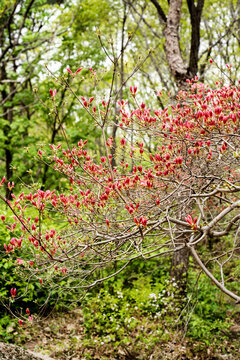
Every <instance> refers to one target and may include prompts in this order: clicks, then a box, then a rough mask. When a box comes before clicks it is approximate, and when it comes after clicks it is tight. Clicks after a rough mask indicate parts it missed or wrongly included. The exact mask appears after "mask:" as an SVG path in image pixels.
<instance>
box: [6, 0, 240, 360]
mask: <svg viewBox="0 0 240 360" xmlns="http://www.w3.org/2000/svg"><path fill="white" fill-rule="evenodd" d="M171 3H172V4H173V3H175V5H176V6H175V7H174V6H172V7H170V4H171ZM170 10H171V11H172V12H171V13H170ZM239 13H240V2H239V0H235V1H229V0H228V1H227V0H223V1H221V6H220V2H219V1H216V0H215V1H214V0H205V1H204V0H198V1H191V0H188V1H177V0H176V1H172V2H171V1H156V0H151V1H150V0H149V1H131V0H126V1H124V0H123V1H120V0H119V1H108V0H75V1H50V0H49V1H45V0H25V1H21V0H17V1H13V0H10V1H9V0H8V1H5V0H2V1H1V5H0V44H1V51H0V92H1V99H0V170H1V171H0V173H1V175H2V176H4V175H5V176H6V179H7V181H6V182H7V183H8V182H14V183H15V188H14V193H15V195H17V194H19V193H21V191H22V188H23V187H26V186H30V187H31V188H33V189H37V188H42V189H44V190H47V189H50V190H53V189H56V190H57V191H60V192H61V191H63V190H66V189H68V187H69V184H68V181H67V180H66V179H65V178H64V177H62V176H60V175H57V173H56V171H54V170H53V169H51V167H49V166H48V165H47V164H44V163H42V162H40V161H39V160H38V157H37V152H38V150H39V149H43V148H44V149H45V147H44V145H45V144H55V145H57V144H59V143H62V144H64V143H65V140H66V139H65V138H64V136H63V133H62V127H63V128H64V130H65V133H66V135H67V140H68V142H69V145H70V147H72V146H73V145H74V144H76V143H77V142H78V141H79V140H80V138H81V139H83V141H85V140H88V147H89V149H90V151H91V154H92V156H95V158H98V159H100V158H101V157H102V156H103V155H104V141H103V139H102V136H101V132H100V131H99V129H98V128H97V127H96V126H95V124H94V122H93V121H92V119H91V117H90V116H87V114H86V112H85V111H84V109H83V108H81V107H80V106H79V103H78V102H77V101H76V99H75V98H74V97H72V96H71V95H70V94H69V92H68V91H67V89H66V88H64V87H62V88H60V89H58V99H59V108H61V111H62V117H61V124H60V123H59V122H58V119H57V117H56V116H55V114H54V113H53V112H52V111H51V104H52V98H51V95H50V93H49V89H50V88H53V89H55V88H57V82H56V79H54V77H53V76H52V74H51V73H49V71H48V69H49V70H50V71H51V72H52V73H53V74H55V75H56V76H58V77H59V76H62V75H64V76H65V77H66V79H69V80H70V79H71V73H69V72H68V71H67V70H66V69H67V68H70V69H72V70H73V71H76V70H77V69H79V68H80V67H82V68H83V69H82V70H81V72H80V73H79V74H78V77H76V79H75V80H76V81H75V82H74V90H75V92H76V93H77V94H79V95H80V96H84V97H86V98H90V97H91V96H93V94H94V96H96V95H95V90H96V89H97V96H98V98H102V99H105V98H107V94H108V91H109V88H110V86H111V80H112V77H111V74H112V64H111V61H110V59H109V56H110V55H109V54H113V55H114V54H115V55H114V56H116V54H120V56H119V58H118V62H117V70H116V71H117V73H118V76H116V80H115V82H114V91H115V93H116V94H117V93H118V94H119V96H118V99H122V98H123V99H129V101H131V100H130V97H129V86H131V85H135V86H137V88H138V95H139V96H140V98H141V99H142V101H146V102H148V103H150V104H151V106H152V107H157V108H160V109H164V108H165V107H166V106H168V105H169V104H171V103H174V102H175V96H176V93H177V92H178V91H179V90H183V89H185V87H186V79H189V78H190V79H191V78H194V77H195V76H196V75H198V78H199V81H201V82H204V83H206V84H209V85H210V86H212V87H214V86H215V83H216V81H218V82H220V81H223V83H228V81H229V78H230V79H231V82H232V83H233V84H238V80H239V67H240V64H239V54H240V47H239V44H240V20H239ZM170 20H172V23H171V24H170V23H169V22H170ZM171 47H173V49H171ZM110 57H111V56H110ZM210 59H213V63H212V61H211V62H209V60H210ZM226 64H231V68H230V69H227V70H228V75H227V76H226ZM46 66H47V67H46ZM94 72H96V74H97V84H96V82H94V81H93V78H94V76H93V74H94ZM129 74H131V79H129V80H128V76H129ZM94 79H95V78H94ZM160 94H161V96H159V95H160ZM117 111H118V110H117V106H116V112H115V120H114V123H113V124H111V125H110V126H109V128H108V129H107V130H106V132H107V134H106V135H107V136H108V137H112V138H113V142H114V144H115V146H114V147H113V150H112V151H113V158H114V152H117V149H118V147H120V146H121V144H120V137H119V134H118V126H117V119H118V115H119V114H118V112H117ZM145 145H146V146H147V147H148V149H149V152H151V149H153V148H154V146H155V144H154V142H153V141H152V139H151V137H149V138H148V139H145ZM45 151H47V150H45ZM49 154H50V150H49ZM123 156H124V155H123ZM121 160H124V158H123V159H121ZM116 161H117V160H116ZM10 194H11V191H10V189H9V187H6V193H5V196H6V198H8V199H10V197H11V195H10ZM1 213H2V214H4V216H6V218H8V217H9V218H10V217H11V212H10V211H9V210H7V209H6V207H5V205H4V204H3V203H2V204H1ZM55 225H56V224H55ZM0 236H1V237H0V245H1V249H0V251H1V262H0V268H1V274H2V275H1V280H0V281H1V290H0V291H1V293H0V294H1V300H2V301H3V302H4V303H6V302H9V300H7V299H8V298H9V294H10V289H11V288H12V287H18V289H22V291H23V289H25V288H26V284H27V280H26V282H25V281H23V279H22V277H21V273H20V272H19V270H18V269H17V268H16V266H15V263H14V261H13V260H11V258H10V257H9V256H8V254H6V252H5V251H4V247H3V244H4V243H5V242H6V238H7V237H9V234H8V233H7V231H6V228H5V225H4V224H1V227H0ZM211 246H212V245H211ZM214 246H215V245H214ZM216 246H218V245H217V244H216ZM171 264H172V258H171V257H165V258H161V259H158V260H157V259H152V260H151V261H148V262H142V261H140V260H136V261H135V262H133V263H132V264H131V265H130V267H128V269H127V271H125V272H122V273H121V274H120V275H119V276H118V277H117V278H114V279H110V280H109V281H107V282H105V283H103V284H101V285H99V286H98V287H97V288H95V289H94V288H93V289H92V290H91V291H90V292H89V293H88V295H87V296H86V297H85V298H84V300H82V301H81V302H80V303H79V302H78V297H77V295H76V294H74V293H71V291H69V292H68V294H66V293H64V292H63V293H61V294H60V296H59V294H56V293H54V292H52V293H51V297H50V299H49V301H48V304H47V306H45V307H44V312H45V315H46V314H49V312H50V311H51V310H52V309H53V308H55V309H57V310H58V311H62V312H63V314H64V312H65V311H67V309H68V308H71V306H72V305H71V303H72V302H74V303H75V304H77V306H80V304H81V308H82V312H83V317H84V321H83V325H82V326H83V328H84V336H83V340H82V345H81V346H80V348H81V351H82V355H81V356H83V355H84V356H89V358H94V356H99V358H104V356H106V354H107V353H108V352H109V354H111V356H115V355H114V354H117V353H118V351H119V349H121V352H122V353H123V354H125V355H124V356H125V357H126V358H127V356H129V358H130V356H132V358H134V356H135V358H141V357H139V356H143V357H142V358H147V356H151V354H153V355H154V356H155V357H153V358H158V357H157V356H159V355H158V351H159V348H160V346H159V344H160V343H165V344H166V343H168V342H170V343H171V342H174V341H175V343H176V344H180V343H181V341H183V339H187V340H185V341H187V342H188V344H191V345H190V346H189V350H188V351H189V353H188V354H187V356H195V354H200V353H204V354H205V355H203V356H205V357H203V358H208V357H207V356H209V358H211V356H216V352H217V351H218V347H219V346H220V344H221V346H220V347H221V349H220V352H221V354H231V356H235V358H237V356H238V354H237V352H238V349H239V343H238V335H239V327H238V320H239V314H238V312H239V305H237V306H236V305H235V304H234V303H233V302H231V301H230V300H229V299H227V298H225V297H224V296H223V295H222V294H221V292H220V291H219V290H217V289H215V288H213V287H212V286H211V281H210V280H208V279H206V278H204V277H203V276H200V275H199V272H198V269H197V267H196V264H194V262H193V261H192V260H191V259H190V265H189V269H188V279H187V282H188V285H187V289H189V290H187V294H186V297H187V299H188V300H189V301H188V302H187V304H188V305H187V306H186V307H185V308H184V310H183V311H182V312H181V313H180V314H177V316H176V303H174V301H173V300H172V293H174V291H175V290H174V287H175V282H174V281H173V282H172V281H170V280H169V271H170V268H171ZM238 267H239V264H238ZM106 271H107V270H106ZM237 275H238V272H237V271H236V273H234V275H232V273H231V276H234V277H235V278H234V279H235V280H236V278H237ZM13 284H14V285H13ZM193 289H194V290H193ZM143 290H144V291H143ZM47 294H48V291H47V289H44V288H43V287H42V286H41V284H39V282H36V283H34V284H31V287H30V288H29V291H28V294H27V295H26V296H25V297H24V298H23V300H22V301H23V303H22V307H24V306H25V307H26V306H29V307H30V306H31V310H32V311H33V312H34V311H36V312H37V308H38V307H39V305H40V306H41V305H42V304H44V303H45V302H44V301H45V299H46V297H47ZM164 294H168V295H167V296H166V295H164ZM163 299H164V300H163ZM190 299H191V301H190ZM163 304H164V306H163ZM13 310H14V305H13ZM13 312H14V311H13ZM93 313H94V316H91V314H93ZM136 313H137V316H136ZM165 313H166V314H165ZM16 322H17V320H16V321H15V320H14V317H12V316H11V314H9V312H8V311H7V310H6V308H5V307H1V320H0V326H1V330H2V331H1V332H2V338H3V340H4V341H12V342H14V341H18V342H24V341H26V338H27V336H29V334H27V335H26V334H25V335H24V334H23V333H22V332H21V330H17V328H16ZM159 324H161V325H160V326H159ZM71 331H72V332H71V334H70V335H71V336H70V338H71V339H70V345H69V348H72V350H71V351H73V352H74V351H76V352H77V351H79V350H76V349H78V346H79V344H78V342H79V340H78V338H77V335H78V334H77V331H76V330H71ZM230 343H231V345H230ZM206 344H207V345H208V346H207V347H206ZM39 346H41V345H40V344H39ZM83 348H84V349H85V350H82V349H83ZM73 349H75V350H73ZM69 351H70V350H69V349H68V353H67V354H69ZM169 351H170V350H169ZM178 351H179V354H180V352H181V351H183V352H184V353H186V351H185V350H182V349H178ZM207 351H208V352H207ZM191 352H192V353H191ZM52 353H53V354H54V356H59V358H61V356H63V358H67V357H66V356H68V355H66V354H65V355H64V354H63V350H55V352H54V350H52ZM96 354H98V355H96ZM99 354H100V355H99ZM140 354H141V355H140ZM64 356H65V357H64ZM166 356H167V355H166ZM169 356H170V355H169ZM179 356H180V355H179ZM199 356H200V355H199ZM229 356H230V355H229ZM86 358H87V357H86ZM170 358H171V357H170ZM233 358H234V357H233Z"/></svg>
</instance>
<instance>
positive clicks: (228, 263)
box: [1, 68, 240, 323]
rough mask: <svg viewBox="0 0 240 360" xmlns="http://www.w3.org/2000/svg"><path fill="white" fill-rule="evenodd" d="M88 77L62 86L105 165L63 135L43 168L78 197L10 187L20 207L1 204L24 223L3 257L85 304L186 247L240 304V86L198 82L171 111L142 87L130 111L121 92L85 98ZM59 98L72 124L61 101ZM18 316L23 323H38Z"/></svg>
mask: <svg viewBox="0 0 240 360" xmlns="http://www.w3.org/2000/svg"><path fill="white" fill-rule="evenodd" d="M80 72H81V68H80V69H78V70H76V71H75V72H74V71H72V70H70V69H68V73H69V74H70V76H71V81H72V82H70V81H69V80H68V79H66V77H64V76H62V77H59V78H57V77H56V76H55V79H56V80H57V84H58V86H63V87H66V88H67V90H68V91H69V92H70V93H71V94H72V96H74V97H75V98H76V99H77V100H78V103H79V106H81V107H82V108H83V109H85V111H86V116H88V117H91V118H92V120H93V121H95V124H96V126H97V127H99V129H100V130H101V134H102V141H103V144H104V154H101V155H100V156H99V157H98V156H96V154H94V153H93V152H92V151H89V150H88V144H87V141H86V140H85V141H83V140H81V139H79V142H78V143H77V144H76V145H75V146H74V147H70V146H69V145H68V141H67V136H66V132H65V130H64V128H63V127H62V131H63V133H64V136H65V143H64V144H57V145H56V144H50V145H49V146H50V149H51V155H50V156H49V151H48V150H45V149H44V148H40V149H39V151H38V159H39V161H40V162H42V163H43V164H48V165H49V166H51V167H52V168H54V169H55V171H56V172H58V173H60V174H61V176H62V177H64V178H65V179H67V181H68V183H69V187H68V190H66V191H65V192H63V193H61V192H59V191H56V190H54V189H49V190H42V189H39V190H37V191H34V192H33V191H30V190H28V189H26V190H25V191H23V192H22V193H21V194H19V195H15V194H14V192H13V189H14V184H13V183H11V182H8V184H7V186H8V188H9V190H10V191H12V192H13V193H12V200H11V201H8V200H7V199H5V197H4V195H3V194H2V195H1V199H2V201H3V202H5V203H6V204H7V206H8V207H9V208H10V209H11V211H12V213H13V215H12V219H11V220H9V219H8V220H7V221H6V219H5V216H4V214H2V216H1V221H2V222H3V223H4V224H5V226H6V229H8V231H9V234H10V240H9V241H7V242H6V243H5V244H4V249H3V251H5V253H6V254H7V255H8V256H10V257H11V258H15V259H16V266H18V267H19V269H21V270H20V271H22V272H23V273H24V276H25V277H27V278H28V279H35V280H37V281H38V283H39V284H40V286H42V287H46V288H47V289H49V291H50V292H59V293H61V292H62V293H68V292H70V291H71V294H74V297H73V301H75V299H76V298H78V294H80V295H84V293H85V292H86V291H87V290H88V289H90V288H91V287H93V286H94V285H96V284H99V283H101V282H102V281H104V280H107V279H109V278H111V277H113V276H115V275H117V274H119V273H120V272H121V271H122V270H123V269H125V268H126V267H127V266H128V265H129V264H130V263H131V262H133V261H134V260H135V259H142V260H143V261H147V260H150V259H153V258H156V257H165V256H169V255H171V254H176V253H177V252H180V251H181V250H183V249H185V248H187V249H189V252H190V254H191V256H192V258H193V262H194V263H195V265H196V266H198V267H199V268H200V270H201V271H202V272H204V274H205V276H208V277H209V278H210V279H211V281H212V284H213V286H217V287H218V288H219V289H220V290H221V291H222V292H223V293H224V294H226V295H228V296H230V298H232V300H234V301H237V302H239V301H240V296H239V294H238V290H239V289H238V287H237V276H238V272H239V268H240V263H239V259H238V257H239V224H240V222H239V221H240V214H239V206H240V200H239V191H240V172H239V171H240V170H239V159H240V141H239V140H240V126H239V125H240V124H239V121H240V87H239V86H235V85H232V84H228V85H223V84H222V83H221V82H220V83H216V87H215V88H214V89H212V88H210V87H209V86H208V85H206V84H202V83H199V82H198V79H197V78H195V79H193V80H191V81H190V80H189V81H188V84H187V86H188V88H187V89H186V90H184V91H180V92H179V93H178V95H177V96H176V99H175V101H174V103H173V104H172V105H170V106H168V107H166V108H165V109H156V108H155V109H151V108H150V105H149V104H148V103H146V102H141V99H140V97H138V90H137V86H135V85H132V86H131V87H130V89H129V94H128V96H129V101H128V100H127V99H119V100H118V101H117V96H118V93H116V94H115V93H114V92H113V87H111V89H110V92H109V94H108V97H107V99H106V97H105V98H104V99H100V98H98V97H94V96H92V97H90V98H89V99H88V98H86V97H84V96H81V95H79V94H77V93H76V92H75V91H74V90H73V86H72V83H73V82H74V81H77V76H78V75H79V73H80ZM91 76H92V77H93V78H95V77H96V76H97V75H96V72H95V71H94V70H91ZM113 76H114V74H113ZM158 96H161V93H160V92H159V93H158ZM50 98H51V100H52V113H53V114H54V116H56V117H57V119H58V121H59V124H60V125H61V116H62V115H61V111H60V110H61V109H59V108H58V92H57V90H55V89H54V90H52V89H50ZM116 103H117V106H118V109H117V114H118V115H117V117H116V108H115V104H116ZM116 119H117V120H116ZM113 126H116V127H117V129H118V137H116V138H115V139H114V138H112V137H111V136H109V133H110V130H111V129H112V127H113ZM150 139H151V141H150ZM4 183H5V178H4V177H3V178H2V180H1V186H2V188H3V186H4ZM50 220H51V221H50ZM55 224H56V226H55ZM103 269H104V271H103ZM105 269H107V274H106V272H105ZM9 296H10V298H11V299H12V300H14V301H15V302H16V301H20V299H21V297H22V296H24V294H23V292H22V291H19V289H18V288H17V287H14V285H13V286H12V288H11V290H10V292H9ZM18 315H19V322H20V323H22V322H23V321H25V319H26V317H28V318H29V320H30V321H31V320H32V318H31V316H32V315H30V314H27V316H26V315H24V314H23V313H19V314H18Z"/></svg>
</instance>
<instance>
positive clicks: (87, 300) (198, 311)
mask: <svg viewBox="0 0 240 360" xmlns="http://www.w3.org/2000/svg"><path fill="white" fill-rule="evenodd" d="M4 211H5V210H4ZM5 215H6V219H7V217H8V216H11V214H10V213H7V211H5ZM8 236H9V233H7V232H6V230H5V225H4V224H2V225H1V226H0V239H1V240H0V242H1V244H0V246H1V262H0V271H1V278H0V296H1V301H2V304H1V310H0V311H1V314H0V315H1V319H0V334H1V341H4V342H17V343H25V341H27V339H28V340H29V326H33V327H34V326H35V325H34V322H33V324H32V325H30V324H27V325H26V324H24V325H23V327H20V326H19V325H18V319H17V318H15V317H14V316H13V314H17V313H20V314H22V313H24V312H25V311H26V308H29V309H31V314H34V317H35V318H36V319H37V313H38V312H39V308H40V310H41V311H40V314H39V315H42V316H43V318H44V317H46V316H47V315H48V314H50V313H51V312H52V310H54V312H53V313H54V317H56V318H57V317H58V316H63V315H64V314H66V316H67V313H68V312H69V310H71V309H74V308H78V309H79V308H80V309H81V313H82V318H83V320H82V324H81V329H82V333H83V337H82V339H81V341H82V343H83V344H84V347H85V348H90V349H91V348H98V347H103V346H105V347H110V348H111V349H112V351H113V352H114V349H115V350H116V349H119V347H123V348H128V349H129V346H130V345H131V346H130V348H131V352H133V353H136V354H137V353H141V352H142V351H143V349H144V351H145V352H146V354H147V353H148V349H149V353H150V349H152V347H154V346H157V344H159V342H160V343H162V342H167V341H174V339H175V340H176V339H177V341H183V339H184V338H185V339H188V341H190V342H192V343H197V344H199V349H200V350H201V349H202V348H204V346H212V345H213V344H215V346H216V347H219V346H223V342H224V341H225V342H226V344H228V343H229V341H232V340H231V339H232V338H237V337H238V335H237V333H234V334H233V333H232V332H231V330H229V329H231V327H233V326H234V325H236V324H237V323H238V318H239V315H238V314H239V306H240V305H236V304H234V302H233V301H231V300H229V299H228V298H227V297H226V296H225V295H223V293H221V292H220V291H219V290H218V289H217V288H215V287H214V286H212V284H211V281H210V280H209V279H207V278H206V277H205V276H204V275H203V274H201V273H199V271H198V269H197V267H196V265H195V264H194V263H193V261H192V262H191V264H190V271H189V275H188V289H187V293H186V298H185V301H184V306H183V305H182V304H179V302H178V300H177V299H178V296H176V295H177V293H178V291H177V284H176V282H175V281H174V279H171V281H170V279H169V270H170V263H171V262H170V258H160V259H152V260H151V261H147V262H145V261H144V260H141V259H138V260H136V261H134V262H132V263H131V265H130V266H128V267H127V269H126V270H125V271H123V272H121V273H120V274H119V275H118V276H117V277H115V278H110V279H109V280H107V281H105V282H104V283H102V284H100V285H98V286H96V287H95V288H92V289H91V290H90V291H89V292H88V293H87V294H86V295H85V296H84V297H81V296H79V293H76V292H75V291H68V292H66V291H62V292H57V290H56V291H55V292H54V290H52V292H51V294H50V297H48V296H49V292H48V290H47V287H44V286H42V285H41V284H40V283H39V280H38V279H37V278H30V279H27V278H24V271H23V270H21V267H19V266H17V265H16V258H17V254H16V258H15V260H14V259H13V258H12V257H9V256H8V255H6V254H5V253H4V251H3V243H4V242H5V241H6V239H7V237H8ZM113 266H114V264H113ZM107 271H108V270H104V272H105V273H104V274H107ZM102 275H103V274H102ZM56 281H58V279H56ZM67 285H68V284H67V283H64V280H62V286H63V287H64V286H67ZM12 287H16V288H17V289H18V293H19V294H21V295H23V294H24V296H23V297H22V300H21V302H20V303H19V302H18V307H17V308H15V303H14V300H13V299H12V298H11V297H10V289H11V288H12ZM26 289H27V291H26ZM47 298H48V301H47V303H46V299H47ZM3 304H5V305H7V307H8V306H9V305H11V306H10V307H11V311H12V313H11V312H10V311H9V310H8V309H7V307H5V306H4V305H3ZM35 314H36V315H35ZM38 320H41V316H38ZM43 324H44V320H43ZM26 329H27V332H26ZM77 331H78V330H77V329H76V331H75V332H74V334H76V332H77ZM73 339H74V336H73ZM234 341H235V342H236V341H237V340H236V339H235V340H234ZM235 342H234V344H235ZM75 343H76V340H73V345H74V344H75ZM77 343H78V341H77ZM78 345H79V344H78ZM74 346H76V344H75V345H74ZM224 346H225V347H226V345H224ZM224 346H223V347H224ZM237 348H238V345H233V348H232V350H231V351H232V352H233V353H234V352H235V351H237V350H236V349H237ZM89 356H90V355H89ZM146 356H147V355H146ZM59 358H61V357H59ZM90 358H91V357H90Z"/></svg>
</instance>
